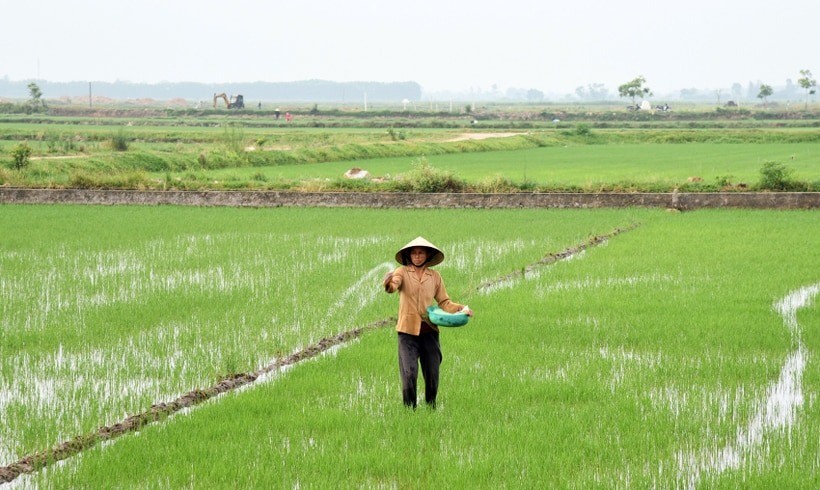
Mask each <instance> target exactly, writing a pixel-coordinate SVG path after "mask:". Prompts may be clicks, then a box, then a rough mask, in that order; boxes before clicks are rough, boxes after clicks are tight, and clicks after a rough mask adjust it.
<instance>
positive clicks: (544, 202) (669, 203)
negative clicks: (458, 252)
mask: <svg viewBox="0 0 820 490" xmlns="http://www.w3.org/2000/svg"><path fill="white" fill-rule="evenodd" d="M0 203H4V204H104V205H115V204H120V205H129V204H130V205H134V204H138V205H161V204H165V205H181V206H247V207H282V206H289V207H365V208H611V207H615V208H617V207H630V206H641V207H659V208H670V209H679V210H691V209H700V208H722V207H728V208H752V209H816V208H818V207H820V192H716V193H686V192H669V193H510V194H474V193H424V194H419V193H404V192H293V191H138V190H89V189H17V188H0Z"/></svg>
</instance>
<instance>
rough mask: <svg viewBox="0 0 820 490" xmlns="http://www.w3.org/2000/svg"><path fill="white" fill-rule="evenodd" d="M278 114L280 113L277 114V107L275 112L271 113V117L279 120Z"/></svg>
mask: <svg viewBox="0 0 820 490" xmlns="http://www.w3.org/2000/svg"><path fill="white" fill-rule="evenodd" d="M279 114H280V112H279V108H278V107H277V108H276V110H275V111H273V116H274V117H275V118H276V119H279Z"/></svg>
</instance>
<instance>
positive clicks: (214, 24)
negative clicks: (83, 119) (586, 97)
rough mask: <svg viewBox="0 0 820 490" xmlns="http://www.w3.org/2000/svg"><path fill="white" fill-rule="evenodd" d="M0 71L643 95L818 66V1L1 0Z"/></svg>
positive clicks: (817, 70) (818, 70)
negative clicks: (634, 85)
mask: <svg viewBox="0 0 820 490" xmlns="http://www.w3.org/2000/svg"><path fill="white" fill-rule="evenodd" d="M3 3H4V4H5V5H3V8H2V15H3V22H2V28H0V78H2V77H4V76H7V77H8V78H10V79H12V80H23V79H29V78H40V79H45V80H50V81H78V80H91V81H116V80H126V81H132V82H160V81H193V82H252V81H269V82H276V81H295V80H305V79H324V80H334V81H382V82H394V81H416V82H418V83H420V84H421V86H422V88H423V89H424V90H425V91H443V90H453V91H468V90H470V89H473V90H481V91H488V90H491V89H492V88H493V86H496V87H497V89H498V90H499V91H501V92H502V93H503V92H504V91H505V90H506V89H507V88H510V87H515V88H524V89H530V88H535V89H538V90H541V91H543V92H545V93H548V94H550V93H557V94H560V93H571V92H574V90H575V88H576V87H578V86H579V85H587V84H590V83H602V84H604V85H605V86H606V87H607V88H608V89H609V90H610V91H616V90H617V86H618V85H620V84H622V83H625V82H627V81H629V80H631V79H632V78H634V77H636V76H638V75H644V76H645V77H646V79H647V82H648V83H647V85H648V86H650V87H651V88H652V89H653V90H654V91H655V93H656V94H657V93H662V92H665V91H677V90H679V89H681V88H701V89H715V88H724V87H725V88H728V87H730V86H731V84H732V83H733V82H740V83H741V84H743V86H744V87H745V86H746V84H747V83H748V82H749V81H758V80H760V81H762V82H763V83H767V84H770V85H775V86H777V85H782V84H784V83H785V80H786V79H787V78H791V79H792V80H793V81H795V82H796V80H797V78H799V76H800V75H799V70H800V69H804V68H807V69H810V70H812V72H813V73H814V74H815V78H817V76H818V75H820V35H818V25H820V24H818V23H820V1H817V0H798V1H791V2H773V1H770V0H765V1H764V0H748V1H737V0H708V1H707V0H689V1H687V0H680V1H675V2H672V1H667V0H633V1H629V2H617V1H612V0H584V1H574V0H564V1H561V2H551V1H544V0H505V1H495V2H486V1H484V0H438V1H431V0H414V1H409V2H395V1H365V0H332V1H324V0H322V1H309V0H289V1H277V0H267V1H250V0H223V1H219V2H216V1H211V0H195V1H194V0H178V1H174V0H162V1H157V0H139V1H137V0H132V1H128V2H123V1H119V0H25V1H15V0H3Z"/></svg>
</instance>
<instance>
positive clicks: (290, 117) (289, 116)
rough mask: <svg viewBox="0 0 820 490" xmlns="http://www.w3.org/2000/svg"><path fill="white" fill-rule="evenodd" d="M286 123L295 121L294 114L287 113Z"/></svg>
mask: <svg viewBox="0 0 820 490" xmlns="http://www.w3.org/2000/svg"><path fill="white" fill-rule="evenodd" d="M285 121H287V122H291V121H293V114H291V113H290V112H286V113H285Z"/></svg>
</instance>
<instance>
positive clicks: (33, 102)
mask: <svg viewBox="0 0 820 490" xmlns="http://www.w3.org/2000/svg"><path fill="white" fill-rule="evenodd" d="M28 93H29V96H30V97H31V98H30V99H29V101H28V105H29V108H30V109H31V111H32V112H39V110H40V108H45V106H46V103H45V102H44V101H43V91H42V90H40V87H39V86H38V85H37V84H36V83H34V82H31V83H30V84H28Z"/></svg>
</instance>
